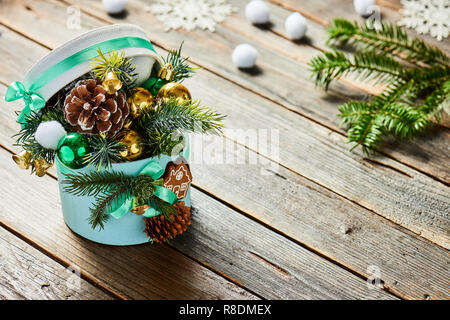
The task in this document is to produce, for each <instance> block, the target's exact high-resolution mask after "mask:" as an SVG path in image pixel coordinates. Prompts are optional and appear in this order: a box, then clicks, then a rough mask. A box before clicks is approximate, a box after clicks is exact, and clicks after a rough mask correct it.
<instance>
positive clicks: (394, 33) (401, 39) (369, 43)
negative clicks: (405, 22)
mask: <svg viewBox="0 0 450 320" xmlns="http://www.w3.org/2000/svg"><path fill="white" fill-rule="evenodd" d="M328 35H329V38H328V43H334V44H338V45H345V44H347V43H349V44H355V45H356V46H357V48H358V49H362V50H375V51H379V52H382V53H387V54H391V55H395V56H399V57H401V58H404V59H406V60H407V61H408V62H412V63H416V62H419V61H420V62H422V63H425V64H441V65H446V66H449V62H450V61H449V58H448V57H447V55H445V53H444V52H442V51H441V50H439V49H438V48H436V47H433V46H431V45H428V44H427V43H425V42H424V41H423V40H422V39H419V38H414V39H409V37H408V34H407V32H406V31H405V30H404V29H403V28H401V27H399V26H397V25H393V24H390V23H386V22H377V23H376V24H375V25H373V24H371V23H370V22H366V23H363V24H359V23H357V22H354V23H352V22H350V21H347V20H345V19H334V20H333V22H332V23H331V25H330V27H329V29H328Z"/></svg>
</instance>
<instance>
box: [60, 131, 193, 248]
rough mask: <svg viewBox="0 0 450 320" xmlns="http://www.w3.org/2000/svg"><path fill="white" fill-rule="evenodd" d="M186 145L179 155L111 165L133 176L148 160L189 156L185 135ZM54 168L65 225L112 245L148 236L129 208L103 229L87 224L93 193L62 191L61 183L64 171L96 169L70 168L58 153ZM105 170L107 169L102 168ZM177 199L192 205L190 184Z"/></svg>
mask: <svg viewBox="0 0 450 320" xmlns="http://www.w3.org/2000/svg"><path fill="white" fill-rule="evenodd" d="M185 141H186V147H185V149H184V151H183V152H181V153H180V154H179V156H178V157H175V158H172V157H170V156H168V155H164V154H162V155H160V156H156V157H153V158H147V159H142V160H137V161H132V162H124V163H114V164H112V167H111V169H107V170H114V171H117V172H123V173H124V174H126V175H130V176H136V175H138V174H139V172H141V170H142V169H143V168H144V167H145V166H146V165H147V164H148V163H150V162H151V161H157V162H158V163H159V164H160V165H161V167H162V168H165V167H166V166H167V164H168V163H169V162H171V161H175V160H176V159H178V158H179V157H183V158H184V159H186V160H187V159H188V156H189V147H188V146H189V140H188V139H187V136H186V138H185ZM55 162H56V168H57V172H58V182H59V195H60V198H61V207H62V211H63V216H64V221H65V222H66V224H67V226H68V227H69V228H70V229H71V230H72V231H73V232H75V233H77V234H79V235H80V236H82V237H84V238H86V239H89V240H91V241H94V242H98V243H102V244H108V245H115V246H127V245H135V244H141V243H147V242H149V241H150V240H151V239H149V238H148V236H147V234H146V233H145V232H144V229H145V224H144V218H143V217H142V216H138V215H136V214H134V213H132V212H128V213H127V214H125V215H124V216H123V217H121V218H120V219H115V218H114V217H110V218H109V219H108V221H107V222H106V223H105V227H104V229H99V228H98V227H97V229H95V230H94V229H92V227H91V225H90V224H89V221H88V219H89V216H90V210H89V208H90V207H92V206H93V204H94V202H95V197H87V196H82V197H81V196H75V195H72V194H70V193H67V192H66V191H64V183H63V180H64V179H65V177H66V175H67V174H80V173H89V172H91V171H95V170H97V168H96V167H94V166H89V167H84V168H81V169H70V168H68V167H66V166H65V165H64V164H62V163H61V161H60V160H59V159H58V157H55ZM102 170H106V169H102ZM179 201H184V203H185V205H186V206H188V207H190V206H191V190H190V188H189V190H188V192H187V195H186V197H185V198H183V199H179Z"/></svg>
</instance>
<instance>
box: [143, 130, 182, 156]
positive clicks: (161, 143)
mask: <svg viewBox="0 0 450 320" xmlns="http://www.w3.org/2000/svg"><path fill="white" fill-rule="evenodd" d="M146 133H147V136H146V140H145V141H146V143H145V144H146V145H147V149H148V150H149V151H148V156H149V157H155V156H157V155H160V154H166V155H172V152H174V151H176V153H179V152H181V151H183V149H184V147H185V141H184V136H183V135H182V134H180V133H178V132H177V131H174V132H159V131H157V130H155V131H149V130H147V131H146Z"/></svg>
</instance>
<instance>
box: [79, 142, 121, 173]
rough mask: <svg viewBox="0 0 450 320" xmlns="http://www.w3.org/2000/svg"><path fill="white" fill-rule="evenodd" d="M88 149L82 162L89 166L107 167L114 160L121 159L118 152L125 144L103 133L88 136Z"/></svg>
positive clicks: (109, 166)
mask: <svg viewBox="0 0 450 320" xmlns="http://www.w3.org/2000/svg"><path fill="white" fill-rule="evenodd" d="M88 142H89V146H90V151H89V152H88V153H87V154H86V155H85V160H84V162H85V163H86V164H87V165H88V166H90V165H93V166H95V167H97V170H100V169H102V168H106V169H109V168H111V166H112V164H113V163H115V162H120V161H122V160H123V158H122V156H121V155H120V152H121V151H123V150H124V148H125V146H124V145H123V144H122V143H120V142H119V141H117V140H115V139H114V138H108V137H106V135H104V134H100V135H90V136H88Z"/></svg>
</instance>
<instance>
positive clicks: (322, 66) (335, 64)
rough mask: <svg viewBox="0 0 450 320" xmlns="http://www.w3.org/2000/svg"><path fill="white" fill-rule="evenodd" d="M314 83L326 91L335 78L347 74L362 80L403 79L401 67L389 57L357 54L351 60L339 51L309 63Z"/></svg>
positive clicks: (323, 55) (367, 53) (328, 53)
mask: <svg viewBox="0 0 450 320" xmlns="http://www.w3.org/2000/svg"><path fill="white" fill-rule="evenodd" d="M310 67H311V71H312V72H313V73H314V75H315V82H316V84H318V85H323V86H325V90H327V89H328V86H329V85H330V83H331V82H332V81H333V80H335V79H336V78H339V77H342V76H346V75H349V74H354V75H356V78H359V79H362V80H371V79H373V80H376V82H380V81H392V80H401V79H402V78H403V77H404V74H403V67H402V66H401V65H400V63H398V62H397V61H396V60H394V59H393V58H391V57H388V56H384V55H379V54H376V53H373V52H363V53H357V54H355V55H354V56H353V58H350V57H347V56H346V55H345V54H343V53H342V52H340V51H332V52H324V53H323V54H322V55H319V56H317V57H314V58H313V59H312V60H311V61H310Z"/></svg>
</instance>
